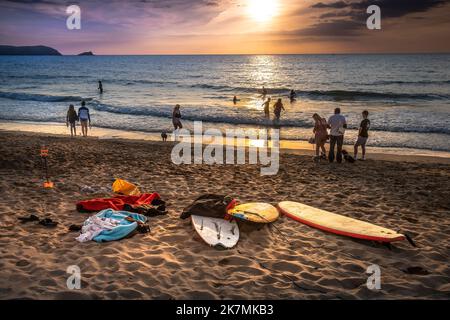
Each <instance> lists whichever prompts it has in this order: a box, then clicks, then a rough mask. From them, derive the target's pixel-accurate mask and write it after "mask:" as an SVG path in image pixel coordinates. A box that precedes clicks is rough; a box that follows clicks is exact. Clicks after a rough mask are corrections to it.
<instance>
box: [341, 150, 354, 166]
mask: <svg viewBox="0 0 450 320" xmlns="http://www.w3.org/2000/svg"><path fill="white" fill-rule="evenodd" d="M342 155H343V156H344V159H345V161H347V162H350V163H355V158H353V157H352V156H351V155H350V154H349V153H348V152H347V151H346V150H342Z"/></svg>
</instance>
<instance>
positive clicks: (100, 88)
mask: <svg viewBox="0 0 450 320" xmlns="http://www.w3.org/2000/svg"><path fill="white" fill-rule="evenodd" d="M98 91H99V92H100V94H103V83H102V82H101V81H100V80H99V81H98Z"/></svg>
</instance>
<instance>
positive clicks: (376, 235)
mask: <svg viewBox="0 0 450 320" xmlns="http://www.w3.org/2000/svg"><path fill="white" fill-rule="evenodd" d="M278 208H279V209H280V211H281V213H283V214H284V215H286V216H288V217H289V218H291V219H294V220H296V221H299V222H301V223H304V224H306V225H308V226H311V227H313V228H317V229H320V230H323V231H328V232H332V233H335V234H339V235H343V236H348V237H352V238H357V239H364V240H373V241H380V242H394V241H401V240H405V236H404V235H403V234H400V233H397V232H395V231H393V230H390V229H386V228H383V227H380V226H377V225H374V224H371V223H369V222H365V221H361V220H357V219H353V218H349V217H346V216H343V215H340V214H336V213H332V212H329V211H325V210H321V209H317V208H314V207H311V206H308V205H306V204H302V203H298V202H292V201H283V202H280V203H279V204H278Z"/></svg>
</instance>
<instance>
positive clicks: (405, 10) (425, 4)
mask: <svg viewBox="0 0 450 320" xmlns="http://www.w3.org/2000/svg"><path fill="white" fill-rule="evenodd" d="M448 2H449V1H448V0H356V1H347V2H345V1H335V2H327V3H323V2H318V3H316V4H313V5H312V6H311V7H312V8H316V9H344V8H346V9H353V10H365V9H367V7H369V6H370V5H377V6H379V7H380V8H381V11H382V13H383V17H386V18H393V17H402V16H404V15H407V14H410V13H415V12H425V11H428V10H429V9H431V8H434V7H436V6H439V5H443V4H445V3H448Z"/></svg>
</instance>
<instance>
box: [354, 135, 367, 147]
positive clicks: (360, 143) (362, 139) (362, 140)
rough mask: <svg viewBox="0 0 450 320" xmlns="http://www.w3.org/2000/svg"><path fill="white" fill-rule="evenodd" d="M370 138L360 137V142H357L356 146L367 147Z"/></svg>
mask: <svg viewBox="0 0 450 320" xmlns="http://www.w3.org/2000/svg"><path fill="white" fill-rule="evenodd" d="M367 139H369V138H368V137H358V140H356V143H355V146H365V145H366V143H367Z"/></svg>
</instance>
